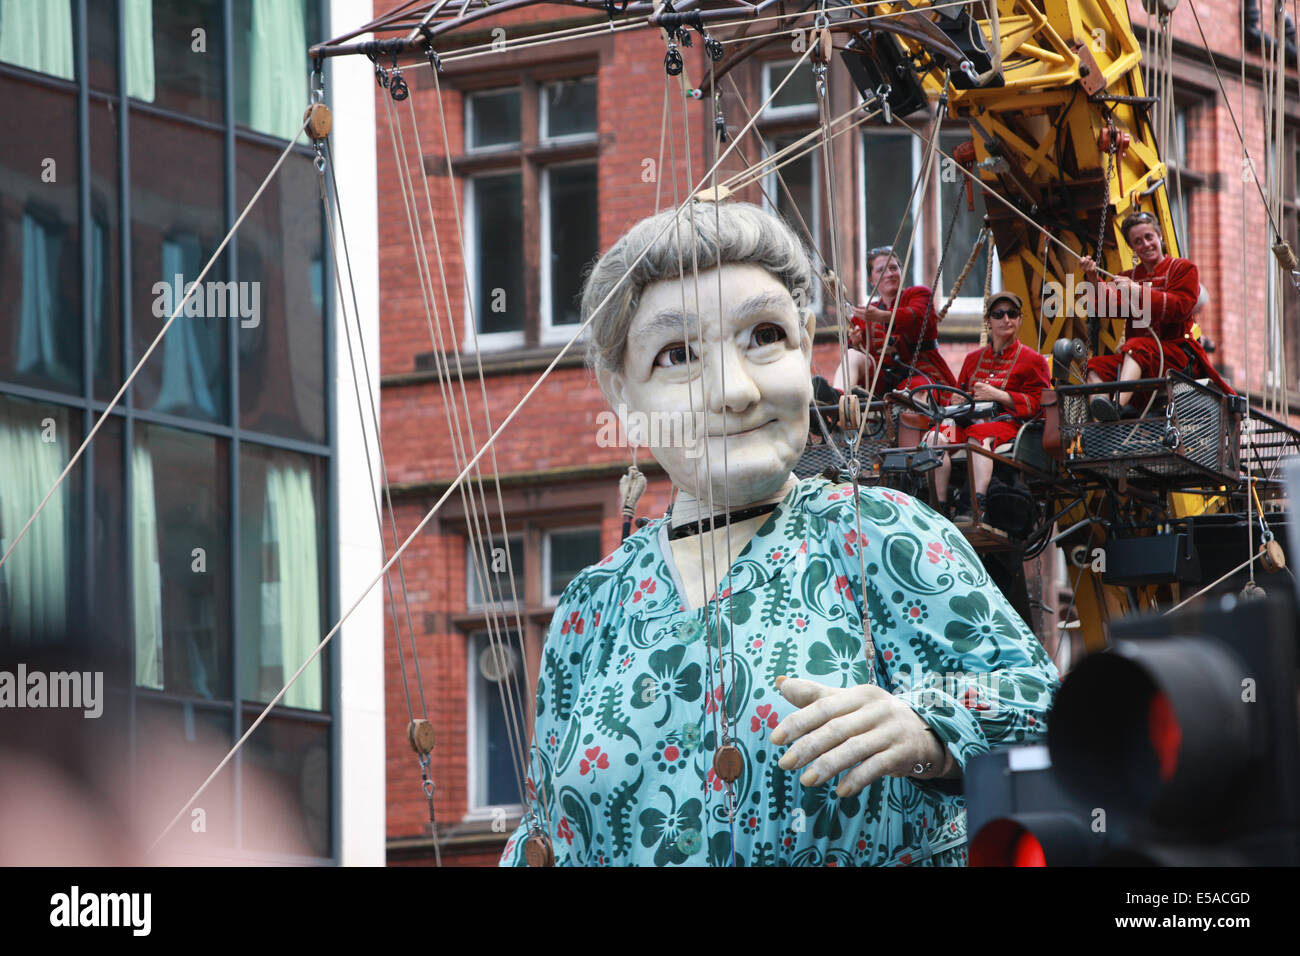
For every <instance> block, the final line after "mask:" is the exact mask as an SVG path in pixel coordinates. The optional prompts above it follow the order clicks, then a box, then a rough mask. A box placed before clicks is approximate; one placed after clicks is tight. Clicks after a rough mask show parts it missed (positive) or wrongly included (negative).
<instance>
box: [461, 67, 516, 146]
mask: <svg viewBox="0 0 1300 956" xmlns="http://www.w3.org/2000/svg"><path fill="white" fill-rule="evenodd" d="M511 90H514V91H515V92H516V93H518V94H519V96H520V99H521V100H522V98H523V95H524V92H523V90H522V89H521V88H520V86H519V85H518V84H515V85H513V86H497V87H493V88H492V89H488V90H471V91H470V92H467V93H466V94H465V152H466V153H473V154H474V155H476V156H478V155H484V154H486V155H490V154H492V153H507V152H512V151H514V150H518V149H521V148H522V147H523V145H524V140H523V136H524V131H523V122H524V120H523V113H522V111H520V117H519V123H520V128H519V139H517V140H515V141H514V142H511V143H496V144H494V145H492V146H475V145H473V144H472V143H471V142H470V138H471V137H472V136H473V134H474V100H475V99H476V98H477V97H480V96H487V95H490V94H492V93H506V92H509V91H511Z"/></svg>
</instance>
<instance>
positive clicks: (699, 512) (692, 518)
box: [671, 474, 799, 528]
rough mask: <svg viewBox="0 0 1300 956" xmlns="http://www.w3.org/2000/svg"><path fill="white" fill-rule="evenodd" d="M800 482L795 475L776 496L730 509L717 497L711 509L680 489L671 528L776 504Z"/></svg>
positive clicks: (674, 505)
mask: <svg viewBox="0 0 1300 956" xmlns="http://www.w3.org/2000/svg"><path fill="white" fill-rule="evenodd" d="M798 480H799V479H798V478H797V477H795V475H793V474H791V475H790V477H789V478H787V479H786V480H785V484H783V485H782V486H781V488H780V489H779V490H778V491H777V492H776V493H775V494H772V495H769V496H768V497H766V498H762V499H760V500H758V501H746V502H745V503H743V504H734V503H733V504H731V506H730V508H727V507H724V506H723V503H722V502H721V501H720V500H718V498H717V497H716V496H715V497H714V499H713V502H712V504H713V507H712V508H710V507H709V504H710V503H709V502H708V501H700V500H699V499H698V498H696V497H695V496H694V495H693V494H691V493H690V492H689V491H686V490H685V489H682V488H679V489H678V490H677V499H676V500H675V501H674V502H673V514H672V521H671V526H672V527H673V528H680V527H681V526H682V525H684V524H691V523H695V522H698V521H699V520H700V519H701V518H707V517H709V516H710V515H720V514H725V513H726V512H727V511H732V512H735V511H740V510H742V509H747V508H756V507H758V506H759V505H766V504H774V503H776V502H779V501H780V500H781V499H782V498H784V497H785V496H786V495H787V494H789V493H790V489H791V488H793V487H794V486H795V483H796V482H798ZM717 525H718V527H722V523H721V522H717Z"/></svg>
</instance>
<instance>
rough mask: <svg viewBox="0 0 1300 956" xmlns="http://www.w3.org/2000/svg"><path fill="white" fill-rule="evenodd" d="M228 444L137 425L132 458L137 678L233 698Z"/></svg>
mask: <svg viewBox="0 0 1300 956" xmlns="http://www.w3.org/2000/svg"><path fill="white" fill-rule="evenodd" d="M226 456H227V448H226V445H225V443H224V442H219V441H217V440H216V439H213V438H209V437H207V436H205V435H199V434H196V433H193V432H184V431H178V430H176V429H172V428H163V427H161V426H157V425H146V424H144V423H139V424H137V425H136V443H135V447H134V448H133V449H132V456H131V480H132V488H131V516H132V517H131V520H132V528H133V534H134V536H133V552H132V556H131V567H132V578H133V585H132V592H133V593H132V599H133V603H134V606H135V654H136V675H135V676H136V684H137V685H138V686H140V687H150V688H153V689H155V690H166V691H169V692H173V693H180V694H189V695H193V696H195V697H203V698H213V699H222V698H226V699H228V698H229V697H230V663H229V662H230V585H229V576H228V571H227V569H228V567H229V561H230V558H229V544H228V541H229V524H228V515H229V513H230V502H229V497H230V496H229V490H228V481H227V474H228V465H227V457H226Z"/></svg>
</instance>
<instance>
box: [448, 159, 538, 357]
mask: <svg viewBox="0 0 1300 956" xmlns="http://www.w3.org/2000/svg"><path fill="white" fill-rule="evenodd" d="M512 148H514V147H512ZM520 175H522V173H521V171H520V170H519V169H517V168H511V169H508V170H496V171H493V172H488V173H476V174H474V175H472V176H466V177H465V211H464V217H463V221H464V223H465V259H466V262H465V268H466V270H467V271H468V273H469V276H468V278H469V281H468V282H467V283H466V284H465V285H466V288H465V298H464V308H465V333H464V338H463V339H462V341H461V351H463V352H472V351H473V350H474V343H475V340H476V336H475V333H476V332H477V325H476V322H477V317H478V315H479V313H478V311H477V310H476V309H475V308H474V307H473V305H474V302H473V296H474V290H475V289H477V288H478V287H479V281H478V280H479V261H478V255H477V250H478V225H477V224H478V217H477V216H476V215H475V213H474V204H475V198H476V184H477V183H478V181H479V180H483V179H491V178H492V177H494V176H520ZM521 241H522V239H521ZM524 267H525V270H526V269H527V263H525V264H524ZM490 304H491V303H479V306H480V307H487V306H489V305H490ZM524 321H525V328H526V326H527V319H526V318H525V320H524ZM525 328H520V329H514V330H512V331H509V332H478V333H477V342H478V347H479V349H480V350H481V351H484V352H496V351H504V350H506V349H519V348H523V347H524V333H525Z"/></svg>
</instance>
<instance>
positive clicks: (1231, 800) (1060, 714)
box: [1047, 597, 1300, 865]
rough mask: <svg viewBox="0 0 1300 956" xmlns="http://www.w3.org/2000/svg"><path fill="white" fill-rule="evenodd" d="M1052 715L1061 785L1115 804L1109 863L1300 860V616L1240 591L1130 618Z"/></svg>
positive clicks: (1109, 807)
mask: <svg viewBox="0 0 1300 956" xmlns="http://www.w3.org/2000/svg"><path fill="white" fill-rule="evenodd" d="M1111 636H1112V646H1111V648H1110V650H1108V651H1106V652H1104V653H1100V654H1094V655H1092V656H1090V657H1088V658H1085V659H1084V660H1083V661H1082V662H1081V663H1080V664H1079V665H1078V667H1077V668H1075V670H1074V671H1073V672H1071V673H1070V674H1069V676H1068V677H1067V678H1066V680H1065V681H1064V683H1063V684H1062V686H1061V689H1060V691H1059V693H1058V694H1057V698H1056V702H1055V705H1054V707H1053V708H1052V712H1051V714H1050V715H1049V717H1048V724H1047V726H1048V749H1049V752H1050V754H1051V758H1052V765H1053V767H1054V768H1055V771H1056V774H1057V777H1058V779H1059V781H1060V783H1061V785H1062V786H1063V787H1064V788H1065V789H1066V790H1067V791H1068V792H1069V793H1070V794H1071V796H1072V797H1073V798H1074V799H1076V800H1077V801H1079V802H1081V803H1083V804H1084V805H1086V806H1089V807H1093V808H1097V809H1101V810H1102V811H1103V812H1104V813H1105V814H1106V817H1107V819H1108V828H1109V829H1110V831H1111V841H1110V842H1111V846H1112V850H1111V852H1110V853H1109V854H1108V855H1107V857H1106V859H1105V860H1104V861H1103V862H1107V863H1120V862H1127V863H1140V862H1151V863H1171V864H1176V865H1181V864H1197V863H1200V864H1209V865H1214V864H1231V863H1252V864H1266V865H1283V864H1295V863H1300V840H1298V839H1297V835H1298V834H1300V830H1298V828H1297V825H1298V824H1300V738H1298V736H1297V733H1298V732H1297V712H1296V638H1297V634H1296V617H1295V610H1294V608H1293V606H1292V605H1291V604H1290V602H1287V601H1281V600H1260V601H1244V602H1243V601H1238V600H1237V599H1235V598H1233V597H1225V598H1223V599H1222V600H1221V601H1219V602H1217V604H1207V605H1206V606H1203V607H1199V608H1193V609H1189V610H1188V611H1185V612H1183V613H1182V614H1180V615H1179V616H1177V617H1172V616H1169V617H1166V616H1152V617H1141V618H1133V619H1129V620H1126V621H1121V622H1118V623H1117V624H1116V625H1115V626H1114V628H1113V629H1112V635H1111Z"/></svg>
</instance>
